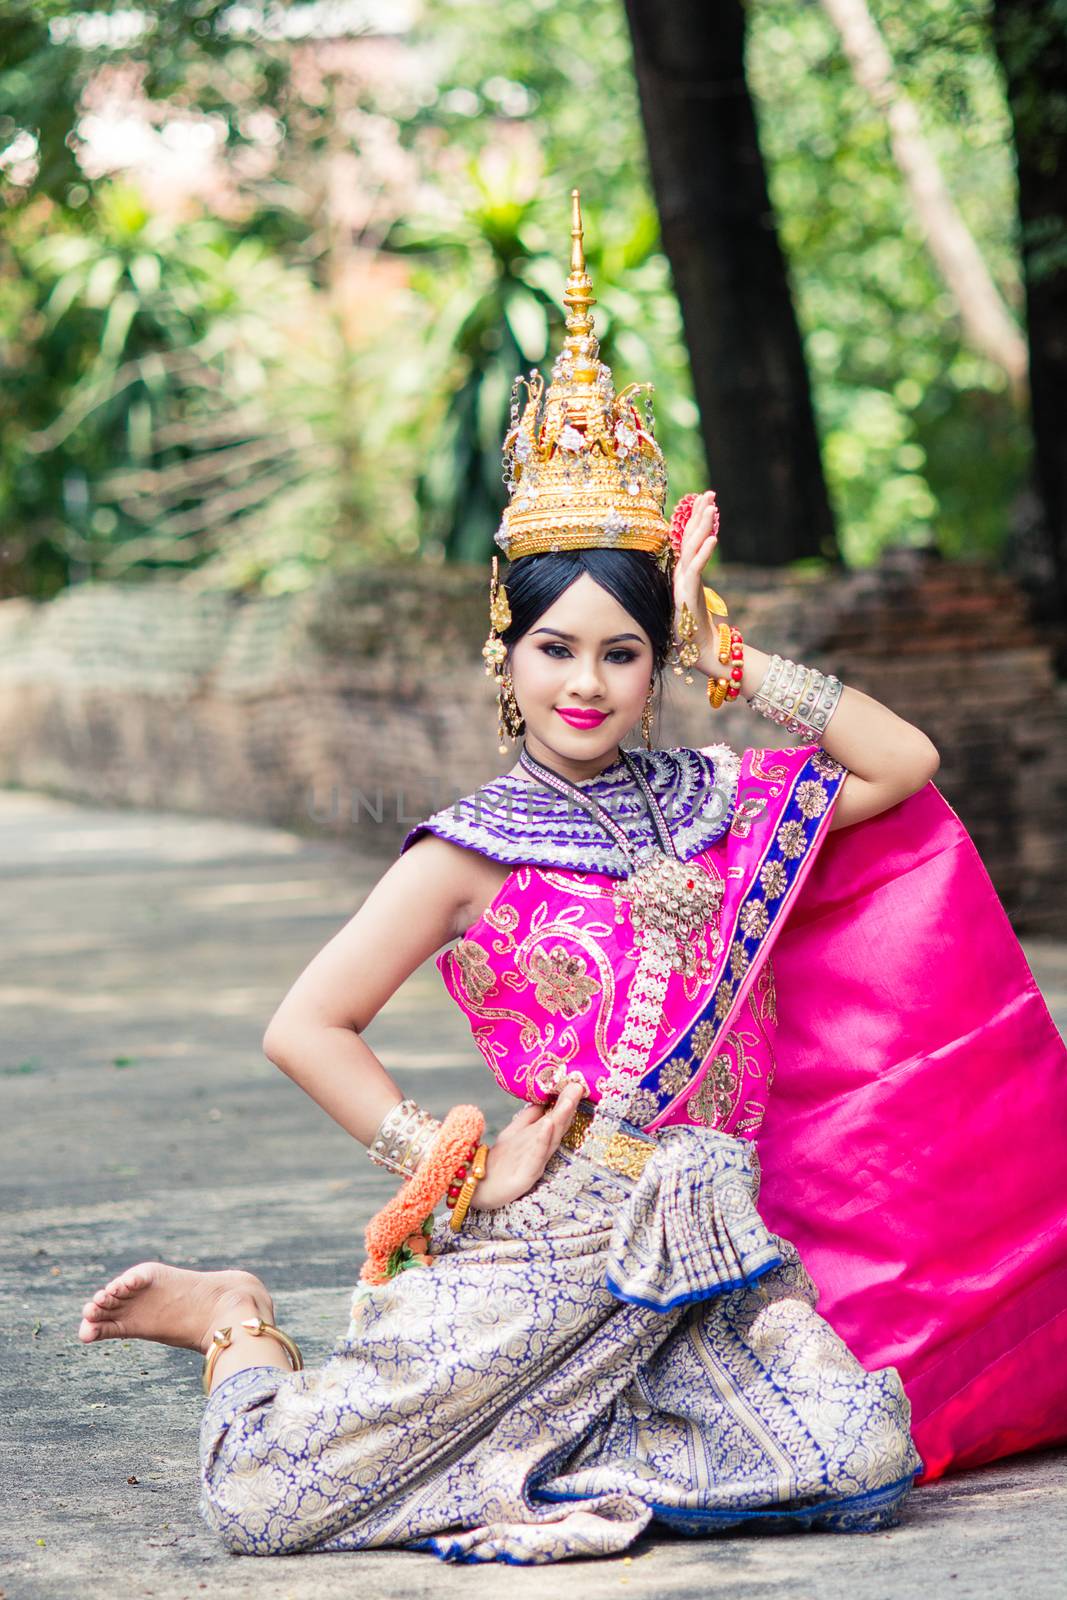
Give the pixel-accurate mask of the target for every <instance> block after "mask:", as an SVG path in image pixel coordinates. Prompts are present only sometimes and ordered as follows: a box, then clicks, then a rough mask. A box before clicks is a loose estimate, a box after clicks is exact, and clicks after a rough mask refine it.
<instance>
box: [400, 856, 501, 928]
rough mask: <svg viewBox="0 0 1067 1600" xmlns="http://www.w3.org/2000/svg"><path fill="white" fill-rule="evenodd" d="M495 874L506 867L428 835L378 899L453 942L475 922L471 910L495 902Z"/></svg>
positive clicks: (408, 857)
mask: <svg viewBox="0 0 1067 1600" xmlns="http://www.w3.org/2000/svg"><path fill="white" fill-rule="evenodd" d="M494 871H495V872H497V873H499V871H500V868H499V867H498V866H496V865H495V863H491V862H487V861H486V860H485V858H484V856H483V855H482V854H480V853H479V852H478V851H476V850H472V849H469V848H466V847H464V846H462V845H459V844H456V843H454V842H453V841H452V840H450V839H446V838H443V837H441V835H439V834H436V833H433V832H426V833H423V834H421V835H420V837H419V838H418V839H416V840H414V841H413V842H412V844H411V846H410V848H408V849H406V850H404V851H402V853H401V854H400V855H399V856H398V857H397V858H396V860H395V861H393V862H392V863H391V865H390V866H389V867H388V868H387V869H386V871H385V873H384V874H383V876H382V877H381V879H380V880H379V882H378V884H377V885H376V888H375V890H374V894H375V897H376V898H377V899H378V900H379V902H381V901H383V900H384V901H387V902H388V903H389V904H390V905H391V906H392V908H393V909H394V911H396V912H397V913H398V914H399V915H401V916H403V917H405V918H407V917H409V916H410V917H413V918H414V919H415V920H416V921H420V920H427V921H430V922H432V923H433V924H434V925H435V926H439V927H440V928H441V929H443V930H444V932H443V935H442V937H443V938H445V939H451V938H453V937H455V936H456V934H457V933H458V932H459V931H460V929H461V928H462V927H463V926H464V925H465V921H469V920H470V917H469V915H468V913H469V910H470V907H471V906H472V905H474V904H476V903H480V902H481V900H483V899H485V898H491V897H492V890H493V885H494V880H493V877H492V874H493V872H494ZM487 884H488V886H489V889H490V891H491V892H490V893H489V895H488V896H487V895H486V893H485V888H486V885H487Z"/></svg>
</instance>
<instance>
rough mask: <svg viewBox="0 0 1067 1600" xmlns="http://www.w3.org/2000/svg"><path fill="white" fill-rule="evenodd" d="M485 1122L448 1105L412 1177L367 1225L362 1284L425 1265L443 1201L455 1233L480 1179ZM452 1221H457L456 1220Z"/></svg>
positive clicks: (470, 1109) (469, 1110)
mask: <svg viewBox="0 0 1067 1600" xmlns="http://www.w3.org/2000/svg"><path fill="white" fill-rule="evenodd" d="M484 1132H485V1117H484V1115H483V1114H482V1112H481V1111H479V1109H478V1107H477V1106H453V1107H452V1110H451V1111H450V1112H449V1113H448V1115H447V1116H446V1117H445V1120H444V1121H443V1122H442V1124H441V1126H440V1129H439V1130H438V1131H437V1133H436V1134H435V1135H434V1137H433V1139H432V1141H431V1143H430V1145H429V1148H428V1149H427V1151H426V1153H425V1155H424V1156H423V1158H422V1160H421V1161H420V1162H419V1164H418V1167H417V1169H416V1171H415V1174H414V1176H413V1177H411V1178H409V1179H408V1181H407V1182H406V1183H405V1184H403V1185H402V1186H401V1187H400V1188H399V1189H398V1190H397V1192H396V1194H395V1195H394V1196H393V1198H392V1199H391V1200H388V1201H386V1203H385V1205H384V1206H383V1207H382V1209H381V1210H380V1211H379V1212H377V1214H376V1215H375V1216H373V1217H372V1218H371V1220H370V1221H369V1222H368V1224H367V1231H366V1233H365V1234H364V1236H363V1239H364V1243H365V1245H366V1247H367V1259H366V1261H365V1262H364V1263H363V1267H362V1270H361V1271H360V1278H361V1280H362V1281H363V1282H364V1283H386V1282H388V1280H389V1279H390V1278H392V1277H395V1276H396V1274H397V1273H398V1272H403V1271H404V1270H405V1269H406V1268H408V1267H411V1266H429V1265H431V1263H432V1259H433V1258H432V1257H431V1256H429V1255H427V1253H426V1240H427V1238H428V1236H429V1233H430V1229H431V1227H432V1225H433V1213H434V1210H435V1208H436V1207H437V1206H438V1205H439V1204H440V1202H441V1200H442V1199H443V1198H447V1201H448V1205H449V1209H450V1210H451V1211H452V1227H453V1229H454V1230H455V1231H456V1232H457V1233H458V1231H459V1229H460V1228H461V1227H462V1225H463V1220H464V1218H465V1216H466V1214H467V1209H468V1207H469V1206H470V1202H471V1197H472V1196H473V1194H474V1191H475V1189H476V1187H477V1185H478V1183H479V1181H480V1179H481V1178H483V1177H484V1176H485V1164H486V1158H487V1156H488V1147H487V1146H486V1145H483V1144H481V1143H480V1141H481V1137H482V1135H483V1133H484ZM457 1218H458V1220H457Z"/></svg>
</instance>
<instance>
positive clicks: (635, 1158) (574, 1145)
mask: <svg viewBox="0 0 1067 1600" xmlns="http://www.w3.org/2000/svg"><path fill="white" fill-rule="evenodd" d="M592 1121H593V1113H592V1111H586V1110H584V1109H583V1108H581V1107H579V1109H578V1110H577V1111H576V1112H575V1113H574V1121H573V1122H572V1123H571V1125H570V1127H569V1128H568V1129H567V1131H566V1133H565V1134H564V1135H563V1138H562V1140H561V1141H560V1143H561V1144H564V1145H566V1147H567V1149H568V1150H573V1151H574V1152H575V1154H577V1153H578V1151H580V1150H581V1148H582V1145H583V1144H584V1142H585V1136H586V1134H587V1133H588V1132H589V1128H590V1124H591V1123H592ZM655 1148H656V1141H655V1139H653V1138H651V1137H646V1138H641V1137H639V1136H638V1135H637V1134H634V1133H626V1132H624V1130H623V1129H622V1128H617V1129H616V1130H615V1132H614V1133H613V1134H612V1136H611V1138H610V1140H609V1141H608V1148H607V1153H606V1155H605V1156H604V1161H603V1164H604V1166H606V1167H609V1168H610V1169H611V1171H612V1172H619V1173H621V1174H622V1175H623V1177H624V1178H639V1177H640V1176H641V1174H642V1172H644V1170H645V1167H646V1166H647V1165H648V1162H649V1160H650V1159H651V1156H652V1154H653V1152H654V1150H655Z"/></svg>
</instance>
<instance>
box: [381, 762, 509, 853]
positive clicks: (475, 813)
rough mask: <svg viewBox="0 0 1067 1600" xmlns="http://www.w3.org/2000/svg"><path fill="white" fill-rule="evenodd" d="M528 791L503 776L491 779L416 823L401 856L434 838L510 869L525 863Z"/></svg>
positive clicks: (403, 843)
mask: <svg viewBox="0 0 1067 1600" xmlns="http://www.w3.org/2000/svg"><path fill="white" fill-rule="evenodd" d="M530 788H531V786H530V785H529V784H525V783H523V782H522V781H521V780H517V779H514V778H511V777H508V776H507V775H506V774H505V775H503V776H501V777H499V778H492V779H490V781H489V782H488V783H483V784H482V785H481V787H480V788H478V789H473V790H471V792H470V794H465V795H461V796H460V797H459V799H458V800H453V801H452V802H451V803H450V804H449V805H447V806H442V807H441V808H440V809H439V810H437V811H434V812H432V813H431V814H430V815H429V816H428V817H425V818H424V819H423V821H422V822H419V823H416V825H415V827H413V828H411V829H410V830H409V831H408V833H407V834H406V835H405V837H404V840H403V842H402V844H401V846H400V853H401V855H403V854H404V853H405V852H406V851H409V850H410V849H411V848H412V847H413V846H414V845H415V844H416V843H419V842H421V841H422V840H424V839H427V838H435V839H437V840H438V842H439V843H441V844H444V845H449V846H452V847H453V848H455V847H462V848H463V849H465V850H466V851H467V853H470V852H472V851H476V852H478V853H479V854H481V855H488V856H492V857H493V858H494V859H495V860H497V861H503V862H506V863H508V864H509V865H515V864H517V863H518V862H520V861H522V860H524V859H525V857H524V856H523V853H522V852H523V847H524V844H525V842H526V841H525V830H524V828H523V826H522V822H521V813H522V810H523V807H524V806H526V807H528V805H529V791H530ZM524 797H525V798H524Z"/></svg>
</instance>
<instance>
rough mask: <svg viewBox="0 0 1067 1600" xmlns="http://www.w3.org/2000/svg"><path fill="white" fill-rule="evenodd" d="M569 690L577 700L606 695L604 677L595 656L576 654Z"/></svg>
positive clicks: (596, 698)
mask: <svg viewBox="0 0 1067 1600" xmlns="http://www.w3.org/2000/svg"><path fill="white" fill-rule="evenodd" d="M567 690H568V692H569V693H570V694H572V695H573V696H574V698H575V699H576V700H583V701H584V700H600V699H603V696H604V679H603V676H602V675H601V672H600V666H599V663H598V661H597V659H596V657H595V656H576V657H575V660H574V670H573V671H572V673H571V675H570V678H569V680H568V683H567Z"/></svg>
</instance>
